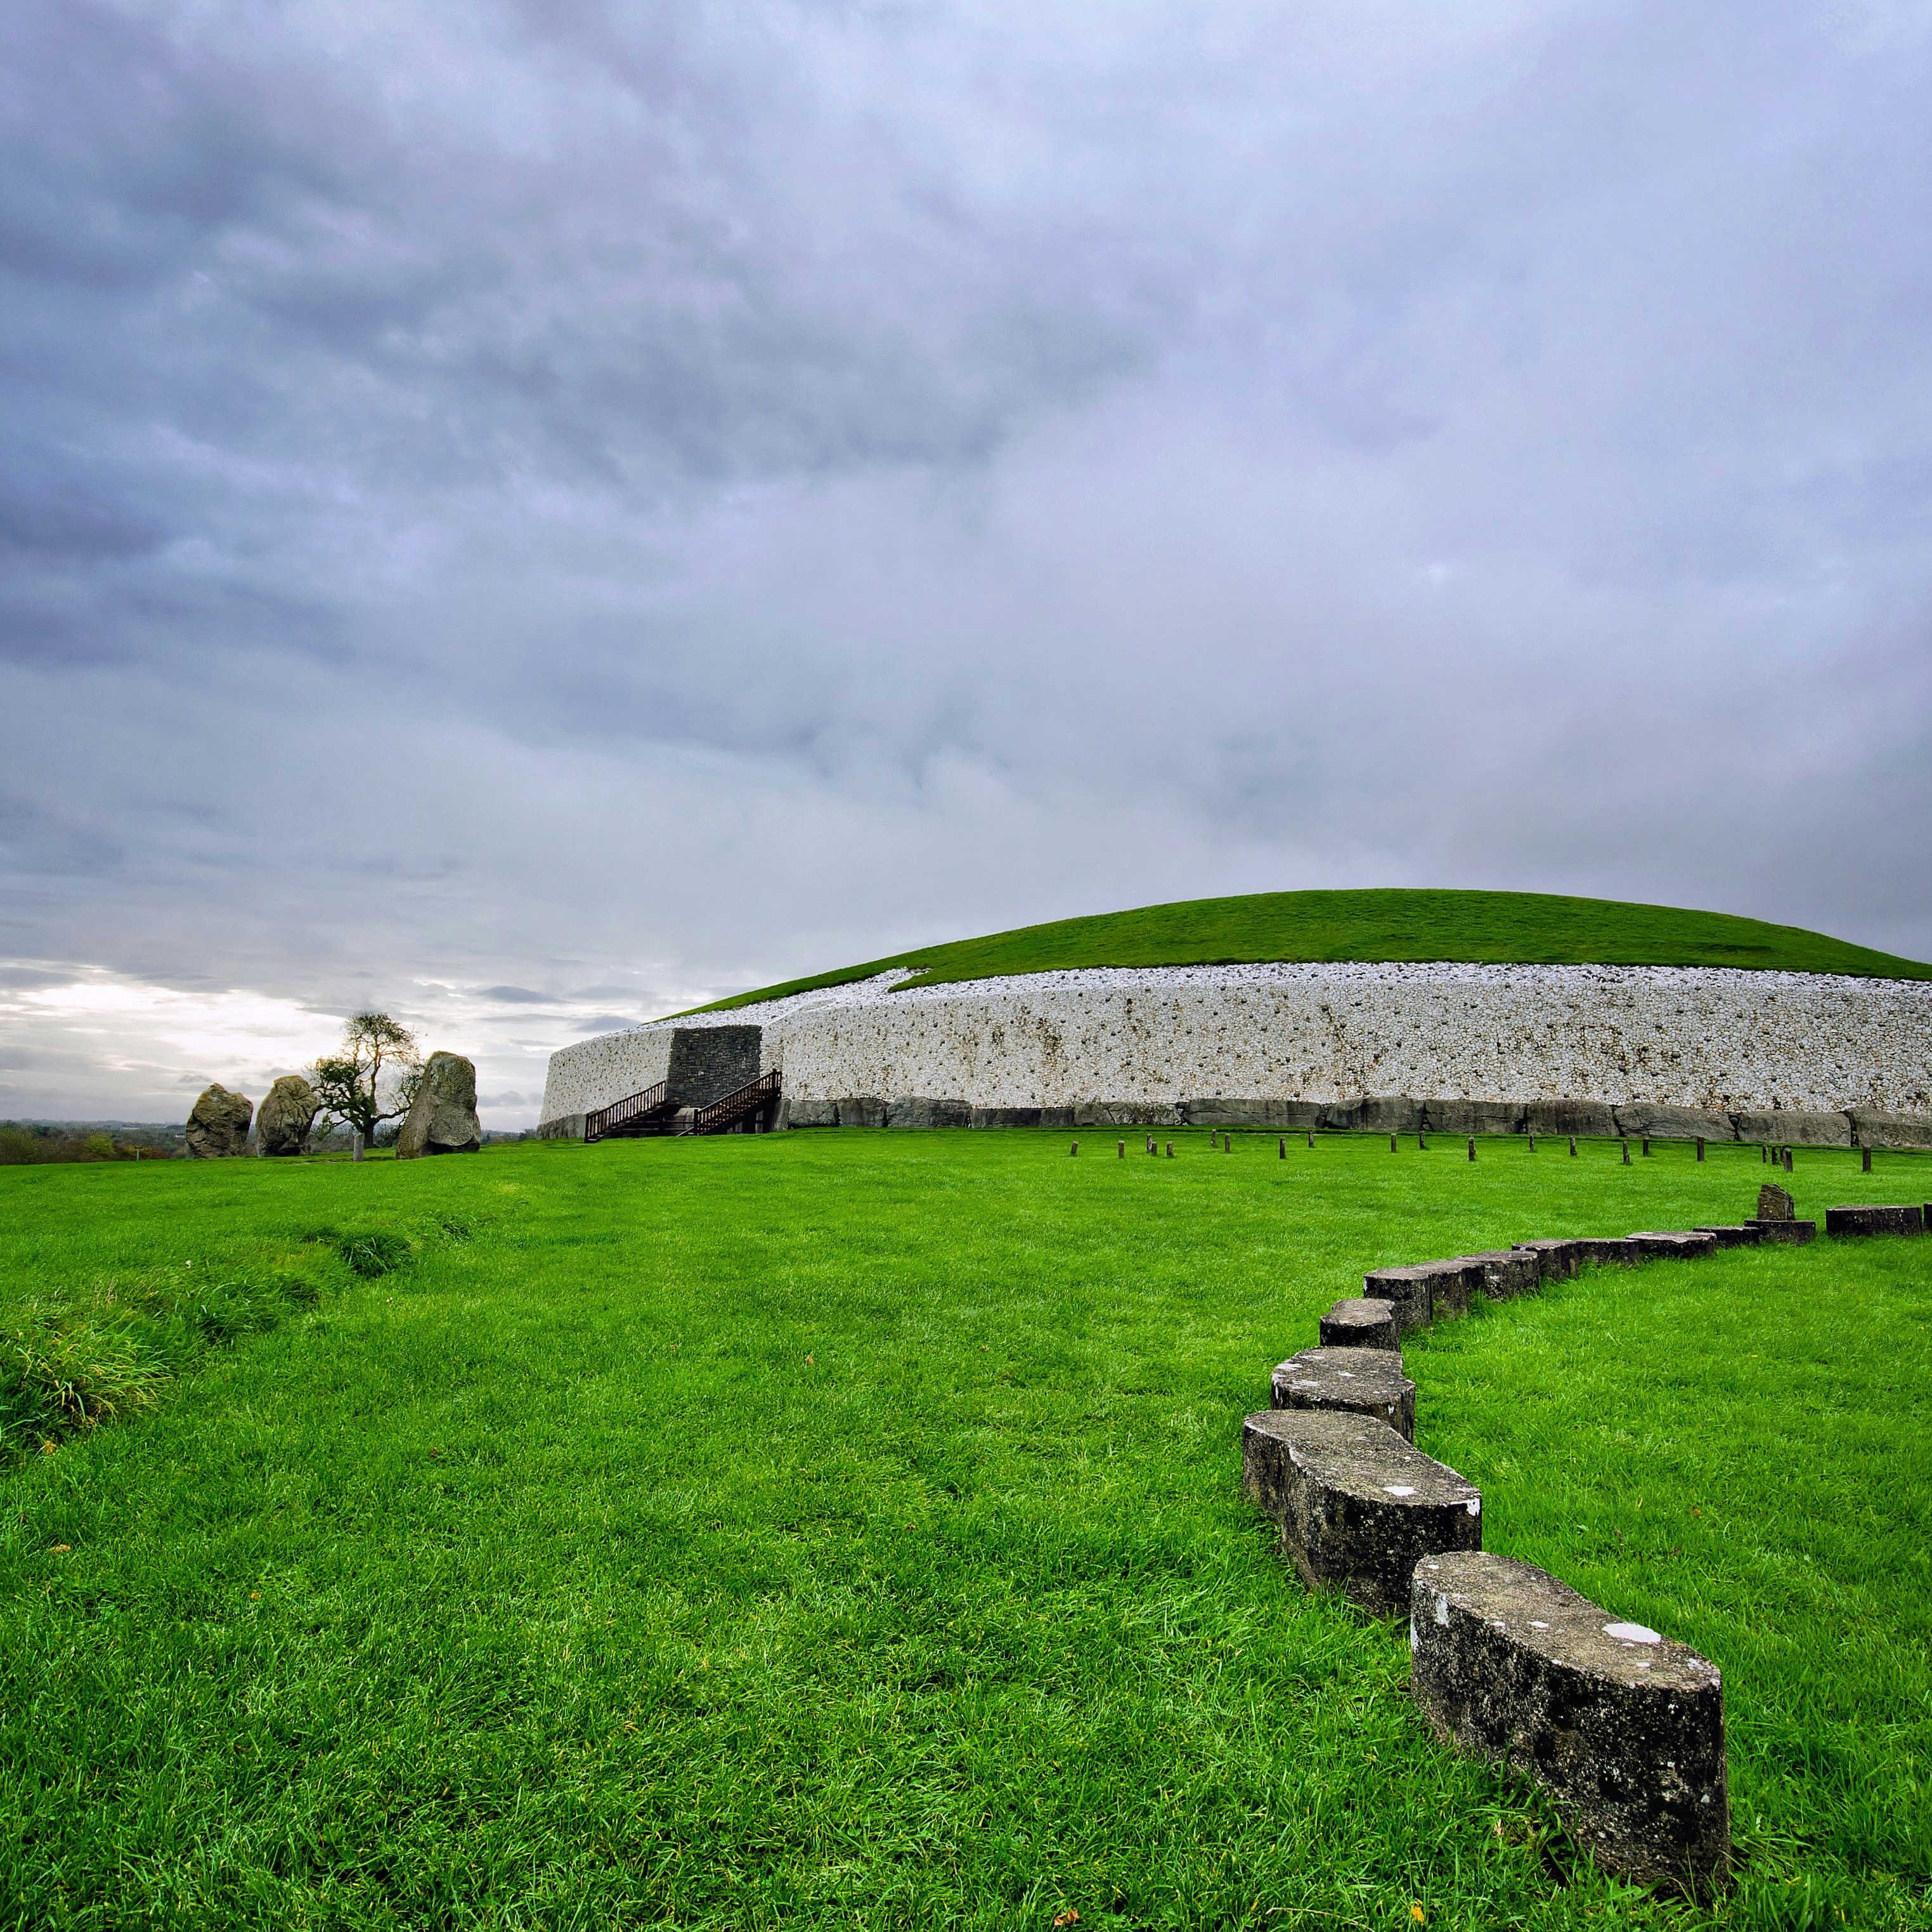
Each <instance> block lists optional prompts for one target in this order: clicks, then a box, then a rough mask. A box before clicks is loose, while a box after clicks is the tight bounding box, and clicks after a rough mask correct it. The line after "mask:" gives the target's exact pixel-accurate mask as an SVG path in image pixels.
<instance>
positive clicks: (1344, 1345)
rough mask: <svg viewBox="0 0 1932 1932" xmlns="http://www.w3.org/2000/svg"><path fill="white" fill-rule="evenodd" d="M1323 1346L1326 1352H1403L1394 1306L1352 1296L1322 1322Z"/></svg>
mask: <svg viewBox="0 0 1932 1932" xmlns="http://www.w3.org/2000/svg"><path fill="white" fill-rule="evenodd" d="M1322 1347H1323V1348H1325V1349H1394V1350H1395V1351H1396V1352H1397V1354H1398V1355H1400V1353H1401V1352H1402V1335H1401V1331H1400V1330H1399V1329H1398V1328H1397V1326H1396V1319H1395V1304H1394V1303H1393V1302H1388V1301H1375V1300H1373V1299H1372V1298H1370V1297H1369V1296H1367V1295H1351V1296H1350V1297H1349V1299H1348V1300H1346V1301H1338V1302H1337V1303H1336V1304H1335V1305H1334V1307H1333V1308H1331V1309H1330V1310H1329V1311H1328V1313H1327V1314H1326V1315H1325V1316H1322Z"/></svg>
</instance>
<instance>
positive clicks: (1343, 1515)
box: [1241, 1409, 1483, 1617]
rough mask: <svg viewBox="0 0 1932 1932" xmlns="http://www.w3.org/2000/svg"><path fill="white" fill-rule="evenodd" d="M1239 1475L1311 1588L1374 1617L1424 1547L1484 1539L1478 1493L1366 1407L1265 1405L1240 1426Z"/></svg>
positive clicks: (1468, 1545) (1390, 1601) (1398, 1601)
mask: <svg viewBox="0 0 1932 1932" xmlns="http://www.w3.org/2000/svg"><path fill="white" fill-rule="evenodd" d="M1241 1484H1242V1487H1243V1488H1244V1489H1245V1490H1247V1493H1248V1495H1249V1496H1250V1498H1251V1499H1253V1501H1254V1502H1256V1503H1258V1504H1259V1505H1260V1506H1261V1508H1262V1509H1263V1510H1264V1511H1266V1512H1267V1514H1268V1515H1269V1516H1270V1517H1271V1518H1273V1520H1274V1521H1275V1522H1276V1523H1279V1524H1280V1526H1281V1547H1282V1548H1283V1551H1284V1552H1285V1553H1286V1554H1287V1555H1288V1556H1289V1557H1290V1558H1291V1559H1292V1560H1293V1562H1294V1564H1295V1568H1296V1569H1297V1570H1298V1571H1300V1572H1301V1580H1302V1581H1303V1582H1304V1583H1306V1584H1307V1586H1308V1587H1309V1588H1310V1589H1311V1590H1339V1591H1340V1592H1341V1594H1342V1595H1343V1596H1345V1597H1346V1598H1349V1601H1351V1602H1352V1603H1355V1604H1360V1605H1361V1607H1362V1608H1363V1609H1364V1610H1367V1611H1369V1612H1370V1613H1372V1614H1373V1615H1374V1616H1380V1617H1387V1616H1397V1615H1399V1614H1400V1613H1401V1612H1402V1611H1403V1610H1406V1609H1407V1608H1408V1607H1409V1581H1410V1578H1411V1577H1412V1574H1413V1573H1414V1571H1415V1566H1416V1563H1417V1562H1418V1559H1421V1558H1422V1557H1424V1556H1433V1555H1436V1554H1437V1553H1439V1552H1441V1551H1444V1550H1480V1549H1481V1548H1482V1547H1483V1514H1482V1512H1483V1499H1482V1496H1481V1493H1480V1492H1479V1491H1478V1489H1477V1488H1476V1487H1475V1484H1473V1483H1467V1482H1465V1481H1463V1478H1461V1477H1460V1476H1459V1475H1457V1473H1456V1472H1455V1471H1454V1469H1451V1468H1449V1467H1448V1465H1447V1464H1446V1463H1439V1462H1437V1461H1436V1460H1434V1458H1433V1457H1428V1456H1425V1455H1424V1454H1423V1453H1422V1451H1421V1450H1419V1449H1417V1448H1414V1447H1412V1445H1410V1444H1409V1443H1408V1442H1404V1441H1403V1439H1402V1437H1401V1436H1399V1435H1397V1433H1396V1432H1395V1431H1394V1430H1393V1429H1391V1427H1389V1426H1388V1424H1387V1423H1386V1422H1383V1421H1379V1420H1378V1419H1377V1418H1375V1417H1373V1416H1368V1415H1352V1414H1350V1413H1349V1412H1346V1411H1343V1410H1336V1409H1264V1410H1263V1411H1262V1412H1261V1413H1260V1414H1259V1415H1251V1416H1250V1417H1249V1418H1247V1421H1246V1422H1245V1423H1244V1424H1243V1425H1242V1428H1241Z"/></svg>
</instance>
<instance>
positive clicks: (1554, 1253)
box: [1516, 1236, 1589, 1281]
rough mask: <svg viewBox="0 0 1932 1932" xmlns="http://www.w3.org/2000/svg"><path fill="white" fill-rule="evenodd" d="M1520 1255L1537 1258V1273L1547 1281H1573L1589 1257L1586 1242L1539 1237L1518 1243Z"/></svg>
mask: <svg viewBox="0 0 1932 1932" xmlns="http://www.w3.org/2000/svg"><path fill="white" fill-rule="evenodd" d="M1516 1245H1517V1253H1519V1254H1526V1255H1533V1256H1535V1258H1536V1267H1537V1272H1538V1274H1539V1275H1540V1276H1541V1278H1542V1279H1543V1280H1545V1281H1571V1280H1574V1279H1575V1278H1576V1274H1577V1270H1578V1269H1579V1268H1581V1267H1582V1266H1583V1264H1584V1262H1586V1261H1587V1260H1588V1259H1589V1256H1588V1255H1587V1254H1586V1253H1585V1252H1584V1250H1585V1249H1586V1247H1587V1246H1588V1245H1589V1244H1587V1243H1586V1242H1583V1241H1575V1240H1568V1239H1557V1238H1550V1237H1547V1236H1539V1237H1538V1238H1537V1239H1536V1240H1535V1241H1519V1242H1517V1244H1516Z"/></svg>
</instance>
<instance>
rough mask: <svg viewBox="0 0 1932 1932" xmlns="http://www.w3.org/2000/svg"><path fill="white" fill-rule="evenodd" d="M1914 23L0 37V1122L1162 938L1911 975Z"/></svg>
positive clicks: (1089, 23)
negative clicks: (1339, 914) (1823, 967)
mask: <svg viewBox="0 0 1932 1932" xmlns="http://www.w3.org/2000/svg"><path fill="white" fill-rule="evenodd" d="M1928 101H1932V14H1928V13H1927V9H1926V8H1925V7H1923V6H1922V5H1917V4H1914V0H1835V4H1829V5H1825V4H1821V5H1804V4H1796V0H1769V4H1766V5H1757V6H1753V7H1739V6H1737V5H1735V4H1730V3H1729V0H1727V4H1722V5H1718V4H1700V0H1657V4H1614V3H1613V0H1577V4H1572V5H1564V4H1559V0H1542V4H1528V0H1523V4H1511V0H1457V5H1454V6H1448V7H1444V6H1438V5H1421V4H1418V0H1407V3H1406V4H1403V5H1392V4H1382V0H1312V4H1310V3H1308V0H1304V4H1300V5H1292V6H1289V5H1282V4H1280V0H1268V4H1265V5H1245V4H1243V0H1208V4H1206V5H1203V4H1202V0H1174V4H1172V5H1166V4H1141V3H1140V0H1106V4H1104V5H1103V4H1099V0H1082V4H1079V5H1062V4H1056V0H1024V4H1021V0H1013V4H1010V5H996V4H984V5H966V4H959V5H944V4H924V0H901V3H900V4H867V3H866V0H848V3H847V4H838V0H817V4H814V0H794V4H786V0H728V4H721V5H705V4H703V0H661V4H656V5H602V6H600V5H598V4H596V0H523V4H514V0H511V4H502V5H457V4H448V5H437V4H434V0H431V4H424V0H410V4H407V5H405V4H401V0H395V4H389V0H303V4H301V5H263V4H261V0H248V4H233V5H228V4H223V0H192V4H190V0H181V4H178V5H167V4H161V0H154V4H134V0H124V4H118V5H113V4H108V5H104V4H99V3H98V0H13V5H10V7H7V10H6V20H5V26H4V28H0V127H4V151H0V422H4V425H5V428H4V434H0V1115H29V1116H34V1115H54V1116H62V1117H71V1118H84V1117H99V1116H114V1117H123V1118H142V1119H179V1118H182V1117H183V1115H184V1111H185V1109H186V1106H187V1103H188V1101H189V1100H190V1099H191V1097H192V1096H193V1093H194V1092H195V1091H196V1090H197V1089H198V1088H199V1087H200V1086H201V1085H202V1084H204V1083H205V1082H206V1081H207V1080H208V1079H222V1080H223V1081H224V1082H227V1083H228V1084H229V1085H241V1086H242V1088H244V1090H245V1091H248V1092H249V1093H251V1094H252V1095H254V1096H255V1097H258V1098H259V1097H260V1094H261V1092H262V1091H263V1088H264V1087H265V1086H266V1082H267V1080H268V1079H269V1078H270V1077H271V1076H272V1075H273V1074H274V1073H278V1072H283V1071H287V1070H291V1069H293V1068H294V1067H297V1066H299V1064H301V1063H302V1061H305V1060H306V1059H308V1058H311V1057H312V1056H313V1055H314V1053H315V1052H317V1049H319V1048H320V1047H322V1046H324V1045H326V1043H328V1042H329V1040H330V1039H331V1038H332V1037H333V1035H334V1034H335V1031H336V1028H337V1026H338V1024H339V1019H340V1016H341V1015H342V1014H344V1013H346V1012H347V1011H349V1010H351V1009H352V1008H353V1007H356V1006H357V1005H359V1004H365V1003H369V1002H374V1003H375V1004H380V1005H383V1006H385V1007H389V1008H390V1009H391V1010H394V1011H395V1012H397V1013H398V1014H400V1015H403V1016H408V1017H410V1018H412V1019H416V1020H417V1021H419V1022H422V1025H423V1027H424V1029H425V1040H426V1043H427V1044H428V1045H431V1046H449V1047H451V1048H453V1049H457V1050H459V1051H461V1052H466V1053H469V1054H470V1055H472V1056H473V1057H474V1058H475V1059H476V1060H477V1061H478V1065H479V1067H480V1069H481V1085H482V1090H483V1093H484V1097H485V1106H484V1119H485V1121H486V1124H490V1125H495V1126H502V1127H508V1126H514V1125H519V1124H526V1123H528V1122H530V1121H533V1120H534V1119H535V1112H536V1104H537V1102H538V1098H539V1097H540V1094H541V1084H542V1069H543V1061H544V1056H545V1055H547V1052H548V1051H549V1050H550V1048H551V1047H553V1046H556V1045H558V1044H560V1043H562V1042H563V1041H565V1040H569V1039H571V1038H574V1037H580V1035H582V1034H585V1033H586V1032H592V1031H604V1030H607V1029H608V1028H610V1027H612V1026H613V1025H617V1024H619V1023H621V1022H626V1021H629V1020H633V1019H643V1018H647V1017H649V1016H653V1015H655V1014H658V1013H662V1012H664V1011H666V1010H672V1009H674V1008H676V1007H680V1006H684V1005H688V1004H691V1003H692V1002H694V1001H697V1000H700V999H702V998H706V997H709V996H712V995H716V994H719V993H723V992H730V991H733V990H735V989H739V988H741V987H743V986H748V985H753V984H757V983H762V982H765V981H768V980H774V979H776V978H779V977H784V976H787V975H790V974H797V973H802V972H805V971H811V970H814V969H816V968H823V967H828V966H832V965H840V964H843V963H844V962H848V961H850V960H853V959H864V958H868V957H871V956H875V955H877V954H880V953H886V952H890V951H893V950H898V949H899V948H901V947H907V946H910V945H913V944H916V943H918V942H919V941H922V940H927V939H941V938H957V937H961V936H963V935H968V934H971V933H975V932H986V931H989V930H993V929H999V928H1002V927H1006V926H1016V925H1020V924H1023V923H1026V922H1031V921H1034V920H1037V919H1051V918H1055V917H1058V916H1065V915H1068V914H1071V913H1083V912H1094V911H1102V910H1109V909H1112V908H1115V907H1121V906H1127V905H1133V904H1144V903H1147V902H1149V901H1156V900H1161V899H1170V898H1189V897H1193V896H1196V895H1202V894H1207V893H1218V892H1245V891H1262V890H1271V889H1281V888H1286V887H1295V886H1325V885H1355V884H1414V885H1424V884H1430V885H1456V886H1517V887H1523V888H1527V889H1548V890H1556V891H1563V892H1589V893H1603V894H1607V895H1614V896H1619V897H1628V898H1644V899H1649V900H1657V901H1667V902H1673V903H1678V904H1689V905H1696V906H1705V907H1715V908H1718V909H1721V910H1729V911H1733V912H1741V913H1754V914H1757V915H1759V916H1763V917H1767V918H1771V919H1781V920H1787V921H1790V922H1795V923H1798V924H1801V925H1805V926H1815V927H1819V928H1822V929H1824V930H1826V931H1828V932H1834V933H1837V934H1838V935H1842V936H1843V937H1846V938H1852V939H1856V940H1859V941H1864V942H1866V943H1867V944H1876V945H1879V946H1882V947H1888V948H1890V949H1891V950H1897V951H1902V952H1904V953H1908V954H1910V955H1912V956H1916V957H1919V958H1925V957H1928V956H1932V895H1929V894H1928V885H1927V881H1928V877H1932V870H1929V869H1928V865H1927V847H1928V840H1927V826H1928V825H1932V647H1929V646H1932V640H1929V639H1928V623H1932V326H1928V325H1932V113H1928V112H1927V102H1928Z"/></svg>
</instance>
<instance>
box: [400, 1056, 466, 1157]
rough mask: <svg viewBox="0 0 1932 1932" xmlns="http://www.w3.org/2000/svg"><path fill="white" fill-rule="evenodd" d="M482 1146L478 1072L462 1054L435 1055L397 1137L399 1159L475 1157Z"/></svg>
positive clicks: (425, 1071)
mask: <svg viewBox="0 0 1932 1932" xmlns="http://www.w3.org/2000/svg"><path fill="white" fill-rule="evenodd" d="M482 1145H483V1127H482V1124H481V1122H480V1121H478V1119H477V1118H476V1068H475V1064H474V1063H473V1062H472V1061H467V1060H466V1059H464V1058H463V1056H462V1055H461V1054H460V1053H432V1054H431V1055H430V1057H429V1059H428V1062H427V1063H426V1064H425V1066H424V1068H423V1076H422V1085H421V1086H420V1087H419V1088H417V1089H416V1100H415V1101H414V1102H413V1104H412V1105H411V1106H410V1112H409V1118H407V1120H405V1121H404V1123H403V1130H402V1132H401V1133H400V1134H398V1136H396V1158H397V1159H398V1160H415V1159H416V1158H417V1157H418V1156H419V1155H422V1154H474V1153H475V1152H476V1151H477V1150H478V1148H481V1146H482Z"/></svg>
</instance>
